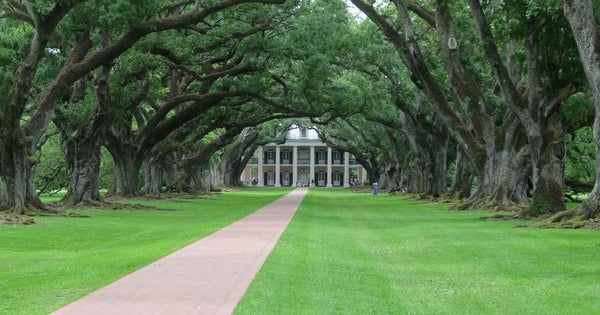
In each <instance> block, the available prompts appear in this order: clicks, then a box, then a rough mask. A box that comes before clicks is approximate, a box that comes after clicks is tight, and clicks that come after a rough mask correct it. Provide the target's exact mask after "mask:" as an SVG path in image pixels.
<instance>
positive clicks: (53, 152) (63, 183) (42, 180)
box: [33, 126, 68, 195]
mask: <svg viewBox="0 0 600 315" xmlns="http://www.w3.org/2000/svg"><path fill="white" fill-rule="evenodd" d="M47 133H48V135H52V134H53V135H52V136H51V137H49V138H48V141H47V142H46V143H45V145H44V146H43V147H42V150H41V152H40V156H39V161H38V163H37V164H36V166H35V169H34V179H33V181H34V184H35V187H36V188H37V189H38V190H39V192H40V193H44V194H50V195H53V194H56V193H57V192H59V191H61V190H63V189H65V188H67V185H68V184H67V170H66V165H65V159H64V157H63V153H62V151H61V149H60V144H59V135H58V133H56V128H55V127H54V126H52V127H51V128H50V129H49V130H48V131H47Z"/></svg>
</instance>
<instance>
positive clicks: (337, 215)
mask: <svg viewBox="0 0 600 315" xmlns="http://www.w3.org/2000/svg"><path fill="white" fill-rule="evenodd" d="M445 208H447V206H444V205H435V204H421V203H420V202H416V201H411V200H403V199H400V198H398V197H388V196H385V195H380V196H377V197H374V196H371V195H369V194H357V193H352V192H349V191H343V190H331V189H329V190H314V189H313V190H311V191H310V192H309V194H308V195H307V196H306V197H305V199H304V202H303V203H302V205H301V207H300V209H299V210H298V212H297V213H296V216H295V218H294V220H293V221H292V222H291V223H290V225H289V227H288V229H287V230H286V231H285V233H284V234H283V235H282V238H281V239H280V241H279V243H278V244H277V246H276V248H275V249H274V251H273V252H272V253H271V255H270V256H269V258H268V260H267V261H266V263H265V265H264V266H263V268H262V269H261V271H260V272H259V274H258V275H257V277H256V279H255V280H254V282H253V283H252V284H251V286H250V288H249V290H248V292H247V293H246V295H245V296H244V298H243V300H242V301H241V302H240V304H239V305H238V308H237V309H236V314H593V313H596V314H597V313H598V312H599V310H600V280H599V279H600V263H599V262H600V234H599V232H598V231H582V230H540V229H522V228H515V226H517V225H522V224H530V223H531V222H526V221H518V222H517V221H494V222H490V221H480V220H478V218H479V217H480V216H483V215H489V214H490V213H484V212H450V211H444V209H445Z"/></svg>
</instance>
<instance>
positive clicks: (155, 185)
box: [144, 157, 162, 196]
mask: <svg viewBox="0 0 600 315" xmlns="http://www.w3.org/2000/svg"><path fill="white" fill-rule="evenodd" d="M161 187H162V170H161V165H160V163H159V162H158V159H157V157H152V158H150V159H147V160H146V161H145V162H144V192H145V193H146V194H150V195H155V196H158V195H160V193H161Z"/></svg>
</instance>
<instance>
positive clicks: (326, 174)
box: [242, 127, 367, 187]
mask: <svg viewBox="0 0 600 315" xmlns="http://www.w3.org/2000/svg"><path fill="white" fill-rule="evenodd" d="M366 177H367V175H366V171H365V170H364V168H363V167H362V165H360V164H358V163H357V162H356V160H355V159H354V158H353V156H351V155H350V154H349V153H348V152H342V151H338V150H335V149H332V148H331V147H328V146H327V145H326V144H325V143H323V142H322V141H321V140H320V139H319V137H318V135H317V132H316V131H315V130H312V129H309V128H305V127H298V128H293V129H291V130H290V131H288V136H287V140H286V142H285V144H282V145H276V144H269V145H265V146H262V147H260V148H258V150H257V152H256V153H255V155H254V157H253V158H252V159H251V160H250V162H249V163H248V165H247V166H246V169H245V170H244V172H243V173H242V181H243V182H244V183H245V184H246V185H249V186H250V185H253V180H254V179H257V180H258V183H256V186H258V187H264V186H271V187H286V186H287V187H290V186H293V187H296V186H302V185H304V186H305V187H350V186H354V185H360V184H361V183H362V182H363V181H364V180H365V179H366Z"/></svg>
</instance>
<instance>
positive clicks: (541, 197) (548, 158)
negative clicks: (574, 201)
mask: <svg viewBox="0 0 600 315" xmlns="http://www.w3.org/2000/svg"><path fill="white" fill-rule="evenodd" d="M557 116H558V115H557V114H554V115H552V116H551V117H550V119H549V120H548V122H547V128H546V132H545V134H544V139H543V140H542V141H541V143H539V144H534V146H537V147H538V148H537V150H539V151H538V152H537V153H536V154H537V155H538V156H537V157H532V160H534V162H535V164H533V183H534V190H533V198H532V201H531V207H530V209H529V210H527V211H525V213H524V214H526V215H529V216H540V215H546V214H552V213H556V212H560V211H564V210H565V209H566V206H565V201H564V197H563V196H564V168H565V166H564V157H565V143H564V141H563V136H562V130H561V128H560V121H559V120H558V119H559V118H558V117H557Z"/></svg>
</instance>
